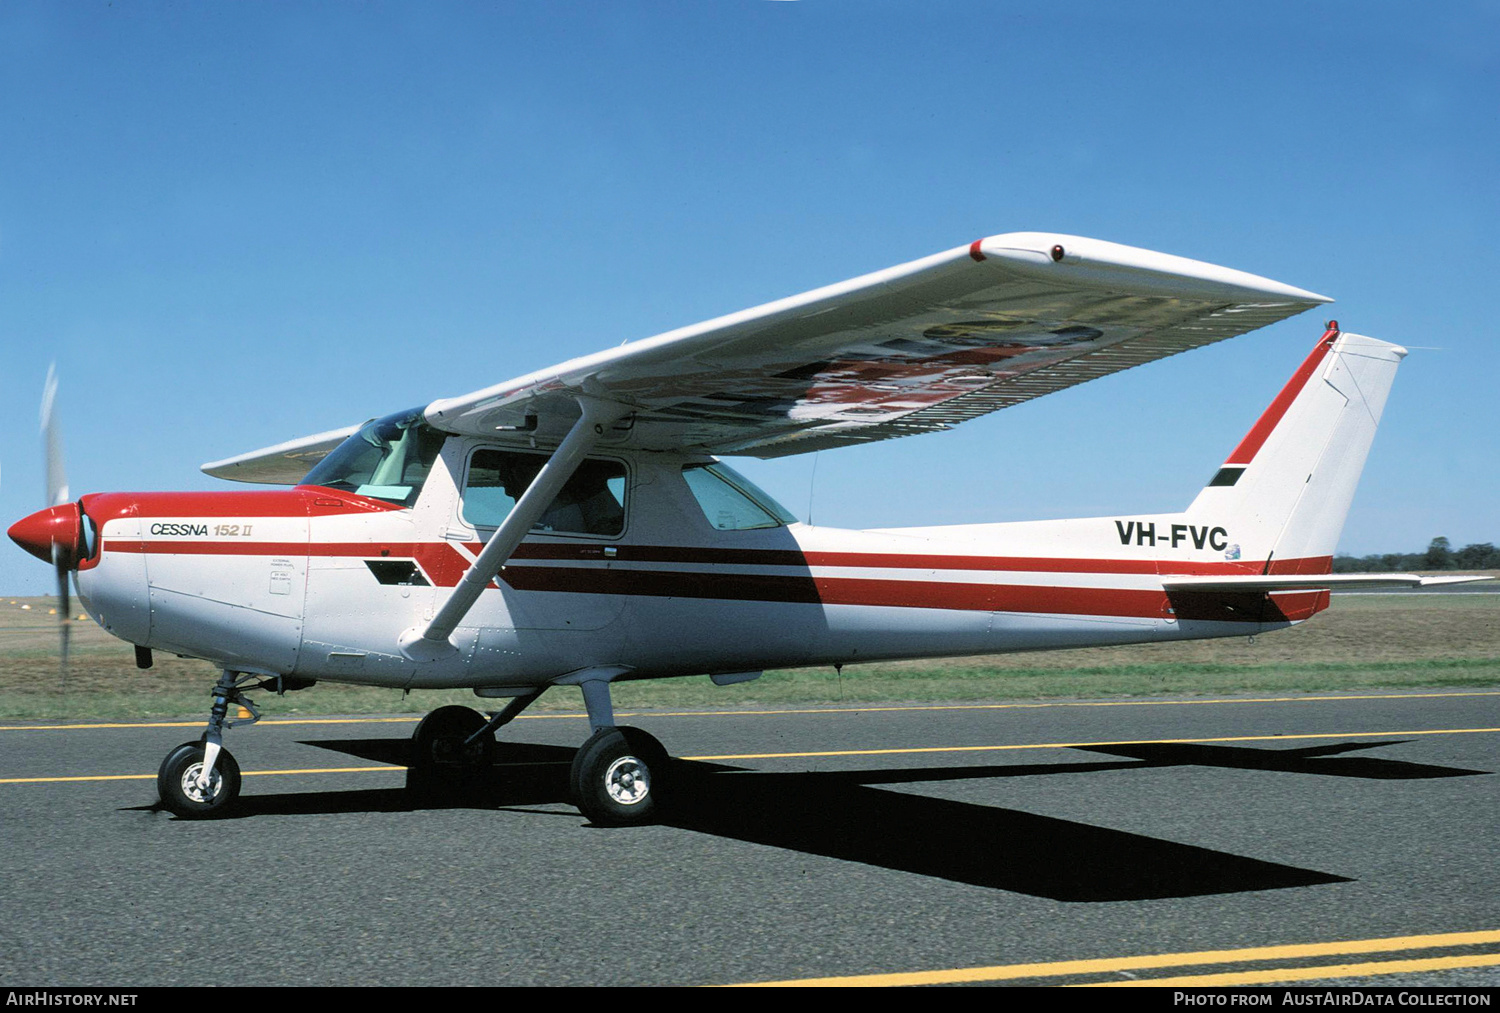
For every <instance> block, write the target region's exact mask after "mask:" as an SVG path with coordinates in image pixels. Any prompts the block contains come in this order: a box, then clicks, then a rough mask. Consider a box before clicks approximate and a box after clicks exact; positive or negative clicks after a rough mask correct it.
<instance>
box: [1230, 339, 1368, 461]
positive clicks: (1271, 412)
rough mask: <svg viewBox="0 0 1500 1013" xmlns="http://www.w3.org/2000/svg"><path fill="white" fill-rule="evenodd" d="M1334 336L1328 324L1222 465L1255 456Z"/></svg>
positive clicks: (1326, 351) (1323, 356) (1318, 362)
mask: <svg viewBox="0 0 1500 1013" xmlns="http://www.w3.org/2000/svg"><path fill="white" fill-rule="evenodd" d="M1338 336H1339V332H1338V328H1336V327H1330V328H1328V330H1327V331H1325V332H1324V333H1323V336H1322V337H1321V338H1319V339H1318V343H1317V344H1316V345H1315V346H1313V350H1312V352H1310V353H1309V354H1308V356H1307V358H1306V359H1304V360H1303V361H1302V365H1301V366H1299V367H1297V372H1295V373H1293V374H1292V378H1291V379H1290V380H1288V381H1287V382H1286V386H1285V387H1283V388H1281V393H1280V394H1277V395H1276V400H1274V401H1272V402H1271V404H1270V407H1268V408H1267V409H1266V410H1265V411H1264V412H1262V413H1261V416H1260V418H1259V419H1257V420H1256V423H1255V425H1254V426H1253V427H1251V429H1250V431H1249V432H1248V433H1246V434H1245V438H1244V439H1243V440H1241V441H1240V445H1239V446H1237V447H1235V448H1234V452H1233V453H1231V454H1230V455H1229V458H1228V460H1226V461H1225V462H1224V463H1225V464H1226V465H1246V464H1249V463H1250V462H1251V461H1253V460H1254V459H1255V455H1256V453H1257V452H1258V451H1259V450H1260V448H1261V446H1262V445H1263V444H1264V443H1265V442H1266V440H1267V439H1269V438H1270V436H1271V433H1272V432H1273V431H1275V429H1276V424H1277V423H1278V422H1280V421H1281V419H1282V416H1284V415H1285V414H1286V413H1287V409H1288V408H1290V407H1291V406H1292V402H1293V401H1295V400H1297V395H1298V394H1300V393H1302V388H1303V387H1306V386H1307V381H1308V380H1309V379H1310V378H1311V377H1312V375H1313V373H1314V372H1315V371H1316V370H1317V368H1318V365H1319V364H1320V363H1321V362H1322V361H1323V360H1324V359H1325V358H1327V356H1328V350H1329V349H1331V348H1332V347H1333V343H1334V341H1335V340H1337V338H1338Z"/></svg>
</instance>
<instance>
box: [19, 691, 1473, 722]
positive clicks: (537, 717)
mask: <svg viewBox="0 0 1500 1013" xmlns="http://www.w3.org/2000/svg"><path fill="white" fill-rule="evenodd" d="M1475 696H1500V690H1474V691H1464V692H1460V693H1365V694H1347V695H1340V696H1266V697H1214V698H1210V699H1206V700H1067V701H1034V702H1033V701H1028V702H1025V703H966V704H895V705H883V706H877V705H874V704H871V705H866V706H855V707H800V708H779V709H765V710H735V709H720V710H697V711H617V712H616V716H617V717H653V718H742V717H783V716H790V715H799V714H879V713H884V712H891V711H896V712H899V711H994V710H1049V709H1055V708H1062V707H1203V706H1209V705H1215V704H1251V703H1329V702H1337V701H1342V700H1427V699H1446V698H1451V697H1475ZM587 716H588V715H587V714H585V713H583V712H582V711H577V712H574V711H566V712H560V713H555V714H522V715H520V716H519V717H517V719H516V720H518V721H579V720H582V719H584V718H586V717H587ZM421 717H422V716H421V715H420V714H411V715H407V716H404V717H344V718H267V719H266V720H264V721H261V722H259V723H260V724H261V725H361V724H402V723H412V722H416V721H419V720H420V719H421ZM202 726H203V722H202V721H198V720H194V721H118V722H93V723H86V724H85V723H75V724H65V725H35V724H33V725H0V732H51V731H68V730H75V731H76V730H86V729H110V728H201V727H202Z"/></svg>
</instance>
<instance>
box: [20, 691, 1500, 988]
mask: <svg viewBox="0 0 1500 1013" xmlns="http://www.w3.org/2000/svg"><path fill="white" fill-rule="evenodd" d="M620 720H621V722H622V723H631V724H637V725H640V726H641V727H644V728H646V729H648V730H650V731H652V732H653V733H654V734H656V735H657V736H658V737H659V738H660V739H661V740H662V741H663V742H664V743H665V744H666V745H667V747H668V748H669V749H670V750H671V751H672V752H673V753H674V754H676V755H678V756H681V757H685V758H688V759H687V760H685V762H684V763H683V764H682V765H681V769H680V770H678V771H677V772H676V773H677V774H678V777H677V778H676V779H675V781H674V784H675V786H676V788H677V797H676V798H675V800H674V805H673V806H672V809H671V812H670V814H669V816H668V817H667V819H666V820H665V821H664V822H663V823H662V824H661V825H657V826H651V827H640V828H630V829H601V828H597V827H593V826H591V825H589V824H588V822H587V821H586V820H585V819H584V818H583V817H582V816H580V815H579V814H578V812H577V810H576V809H574V808H572V807H571V806H569V805H568V804H567V803H566V801H565V798H566V787H565V782H566V771H567V763H568V761H569V760H570V759H571V753H572V749H573V748H574V747H575V746H576V745H577V744H578V743H579V742H581V741H582V739H583V738H584V737H585V736H586V735H587V725H586V722H585V721H584V720H583V718H582V716H581V715H578V716H560V717H553V716H546V715H542V716H537V717H523V718H522V719H520V720H518V721H516V722H515V723H514V724H513V725H511V726H509V727H508V728H507V729H505V730H504V733H503V735H502V740H503V742H504V746H503V748H502V749H501V751H500V754H499V761H500V763H499V765H498V766H497V767H496V769H495V771H494V777H493V779H492V781H491V783H490V784H489V785H488V786H487V787H485V788H484V789H483V790H481V791H478V792H476V793H475V794H474V795H473V796H471V797H467V798H464V799H460V800H458V801H457V802H455V803H453V804H450V805H445V806H442V807H431V806H429V805H427V804H424V803H423V802H422V801H421V800H413V799H412V798H409V797H408V796H407V794H406V792H405V791H404V790H403V783H404V771H403V769H402V766H401V765H402V764H403V763H404V761H405V757H406V752H405V751H406V741H407V736H408V735H409V734H410V732H411V729H412V727H413V725H414V721H413V720H412V719H405V718H401V719H369V718H358V719H348V720H340V719H312V720H306V721H285V722H282V721H269V720H268V721H266V722H263V723H262V724H260V725H259V726H256V727H254V728H250V729H241V730H236V731H233V732H231V733H230V735H229V737H228V745H229V746H230V748H231V749H232V750H233V751H234V752H235V754H236V756H237V757H238V759H239V762H240V765H241V767H242V768H243V769H244V771H245V775H246V776H245V779H244V795H243V797H242V799H241V803H240V805H239V807H238V809H237V810H236V811H235V813H234V814H233V815H232V816H231V818H227V819H222V820H213V821H206V822H188V821H182V820H178V819H175V818H173V817H172V816H170V815H169V814H167V813H165V812H163V811H160V810H159V809H158V808H157V807H156V806H155V805H154V804H153V803H154V800H155V787H154V775H155V769H156V765H157V763H158V762H159V761H160V759H161V757H162V756H163V755H165V754H166V752H167V751H168V749H170V748H171V747H172V746H174V745H176V744H177V743H179V742H181V741H184V740H187V739H190V738H193V737H195V736H196V734H197V732H198V730H200V727H201V726H200V724H199V723H198V722H188V723H184V724H182V725H180V726H175V727H174V726H172V725H170V724H163V723H147V724H139V725H136V724H130V723H116V724H106V723H78V724H74V725H70V726H59V725H46V724H36V725H31V724H25V723H20V722H14V723H11V724H9V725H6V726H5V727H4V728H0V818H3V824H0V845H3V847H0V913H3V918H0V982H3V983H5V984H11V985H47V984H58V985H78V984H113V985H125V984H133V985H165V984H207V983H213V984H257V983H259V984H414V985H416V984H480V985H508V984H734V983H750V982H767V981H802V980H807V979H835V980H845V979H847V978H849V977H850V976H863V977H857V978H856V980H858V981H864V982H870V983H882V984H902V983H918V982H922V981H932V982H961V981H975V982H995V983H1000V984H1005V983H1018V984H1038V983H1057V984H1076V983H1093V982H1097V983H1121V984H1127V983H1131V982H1134V981H1146V980H1157V981H1160V980H1165V979H1170V980H1174V981H1175V980H1183V979H1191V980H1194V981H1198V982H1202V983H1206V984H1216V983H1240V982H1245V983H1264V982H1270V981H1283V980H1285V981H1299V980H1304V981H1328V980H1337V981H1351V982H1352V981H1356V980H1360V981H1364V982H1366V983H1373V984H1390V983H1395V982H1398V981H1399V982H1403V983H1422V984H1428V983H1431V984H1463V983H1466V984H1496V983H1500V889H1497V884H1496V878H1497V869H1496V863H1495V861H1494V856H1495V855H1496V854H1497V850H1500V849H1497V845H1500V820H1497V819H1496V811H1497V807H1496V803H1497V802H1500V791H1497V784H1500V778H1497V772H1500V691H1484V690H1473V691H1440V690H1435V691H1430V692H1388V693H1368V694H1358V695H1350V694H1345V695H1328V696H1296V697H1280V698H1256V699H1249V698H1246V699H1218V700H1202V699H1181V700H1150V701H1115V702H1097V703H1089V702H1057V703H1045V704H997V705H992V706H982V705H955V706H952V707H899V706H893V707H878V706H862V707H850V708H837V707H823V708H809V709H805V710H776V711H761V712H751V711H723V712H695V713H682V714H670V713H648V714H640V715H633V716H630V717H624V716H621V718H620ZM1236 975H1237V976H1239V977H1238V978H1235V979H1233V980H1230V978H1227V977H1226V976H1236ZM1278 975H1279V976H1280V977H1278ZM1356 975H1357V977H1354V976H1356Z"/></svg>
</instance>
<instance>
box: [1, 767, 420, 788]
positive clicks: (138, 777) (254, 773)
mask: <svg viewBox="0 0 1500 1013" xmlns="http://www.w3.org/2000/svg"><path fill="white" fill-rule="evenodd" d="M378 770H395V771H404V770H406V768H405V767H395V766H384V767H302V768H298V769H295V770H242V771H240V776H242V777H267V776H273V775H277V774H366V773H373V772H375V771H378ZM154 780H156V775H155V774H85V775H82V776H79V777H0V784H51V783H55V782H58V781H154Z"/></svg>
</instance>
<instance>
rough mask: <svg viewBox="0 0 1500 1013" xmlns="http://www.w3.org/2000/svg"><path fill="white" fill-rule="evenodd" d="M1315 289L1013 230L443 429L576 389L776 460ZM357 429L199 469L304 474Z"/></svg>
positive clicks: (485, 421) (556, 411)
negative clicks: (1294, 286) (1307, 289)
mask: <svg viewBox="0 0 1500 1013" xmlns="http://www.w3.org/2000/svg"><path fill="white" fill-rule="evenodd" d="M1330 301H1331V300H1329V299H1328V298H1327V297H1325V296H1321V295H1317V294H1315V293H1312V292H1307V291H1304V290H1302V289H1299V288H1293V287H1292V286H1290V285H1283V284H1281V283H1280V282H1275V281H1271V280H1270V279H1267V278H1261V277H1257V276H1256V275H1253V274H1246V273H1244V272H1242V271H1233V270H1230V269H1229V268H1224V267H1217V266H1215V265H1213V264H1206V263H1203V262H1201V261H1196V260H1188V259H1186V258H1183V257H1174V256H1170V255H1168V254H1164V253H1153V252H1151V251H1150V250H1142V249H1137V248H1135V247H1131V246H1121V245H1119V244H1117V243H1109V242H1104V241H1102V240H1098V239H1085V238H1082V237H1079V236H1067V235H1058V234H1054V233H1040V232H1014V233H1008V234H1006V235H999V236H990V237H989V238H986V239H981V240H977V241H976V242H974V243H971V244H969V245H968V246H960V247H956V248H954V249H952V250H948V251H947V252H945V253H939V254H936V255H934V256H931V257H926V258H924V259H922V260H915V261H912V262H911V263H909V264H901V265H899V266H897V267H892V268H888V269H886V270H884V271H877V272H875V273H873V274H866V275H862V276H860V277H858V278H853V279H851V280H849V281H845V282H841V283H839V284H836V285H829V286H826V287H824V288H819V289H815V290H813V291H811V292H805V293H803V294H802V295H796V296H791V297H790V298H787V299H781V300H779V301H777V302H773V303H767V304H765V305H764V306H757V307H755V308H753V309H748V310H743V311H741V312H739V313H732V314H730V315H728V316H723V317H717V318H715V319H713V320H708V321H705V322H703V323H700V324H695V325H693V326H691V327H683V328H680V329H678V330H675V331H668V332H667V333H665V334H659V335H657V336H655V337H652V338H645V339H643V340H640V341H635V342H631V343H629V344H626V345H622V346H620V347H618V348H614V349H610V350H608V351H605V352H599V353H597V354H594V355H588V356H584V357H582V358H578V359H573V360H571V361H568V362H564V363H562V364H561V365H557V366H551V367H549V368H547V369H543V370H539V371H537V372H535V373H529V374H527V375H525V376H522V377H518V378H516V379H514V380H508V381H506V382H505V383H501V384H497V385H496V386H493V387H487V388H485V389H483V390H479V391H475V392H474V393H472V394H466V395H463V396H461V397H454V398H446V399H442V400H438V401H434V402H433V403H432V404H430V405H429V406H428V407H427V409H426V416H427V421H428V422H430V423H431V424H432V425H434V426H435V427H437V428H438V429H441V430H445V431H447V432H453V433H467V434H470V435H475V436H483V437H486V438H489V439H498V440H502V441H503V440H506V439H510V438H514V439H526V440H530V439H535V438H537V437H540V438H542V439H546V440H551V439H561V437H562V435H563V434H564V433H566V432H567V431H568V429H569V427H570V426H571V425H572V424H573V422H574V421H575V420H576V419H577V418H578V416H579V412H580V408H579V400H578V399H579V398H580V397H582V398H587V399H593V400H594V401H598V402H607V403H611V404H614V405H619V406H623V407H624V409H625V411H626V415H625V418H624V419H623V420H622V421H620V422H618V423H616V424H615V429H616V430H617V432H616V433H615V434H613V436H612V438H614V439H618V440H619V441H621V442H628V443H629V445H631V446H634V447H639V448H642V449H647V450H680V451H695V452H702V453H709V454H751V455H754V456H757V457H780V456H784V455H790V454H801V453H807V452H810V451H814V450H823V449H827V448H831V447H842V446H850V445H854V444H859V443H868V442H872V441H875V440H884V439H890V438H892V437H896V436H910V435H914V434H916V433H927V432H936V431H941V430H944V429H948V428H950V427H952V426H954V425H957V424H958V423H960V422H964V421H967V420H969V419H972V418H977V417H978V416H980V415H985V414H988V413H989V412H993V411H997V410H999V409H1001V408H1006V407H1009V406H1010V405H1013V404H1019V403H1020V402H1022V401H1027V400H1030V399H1031V398H1034V397H1039V396H1041V395H1043V394H1049V393H1052V392H1053V391H1057V390H1062V389H1064V388H1066V387H1071V386H1073V385H1074V384H1077V383H1082V382H1084V381H1085V380H1092V379H1094V378H1095V377H1099V376H1104V375H1107V374H1109V373H1114V372H1117V371H1119V370H1122V369H1128V368H1130V367H1131V366H1138V365H1141V364H1142V363H1146V362H1151V361H1153V360H1156V359H1160V358H1163V357H1165V356H1168V355H1173V354H1176V353H1177V352H1182V351H1186V350H1187V349H1189V348H1197V347H1199V346H1201V345H1207V344H1211V343H1212V342H1215V341H1222V340H1224V339H1225V338H1230V337H1234V336H1235V335H1238V334H1243V333H1245V332H1247V331H1252V330H1255V329H1256V328H1258V327H1264V326H1266V325H1267V324H1271V323H1275V322H1276V321H1278V320H1282V319H1284V318H1286V317H1290V316H1293V315H1295V314H1297V313H1301V312H1302V311H1304V310H1307V309H1310V308H1311V307H1313V306H1316V305H1318V304H1319V303H1326V302H1330ZM353 431H354V429H353V428H350V429H342V430H337V431H335V432H330V433H320V434H318V435H316V436H309V437H305V438H303V439H301V440H293V441H290V442H288V443H283V444H278V445H277V446H274V447H267V448H265V449H264V450H257V451H252V452H250V453H248V454H241V455H239V456H237V457H232V458H228V459H226V460H223V461H215V462H212V463H210V464H205V465H203V470H204V471H205V472H207V473H209V474H211V475H215V476H218V477H220V478H229V479H235V480H239V481H247V482H280V483H292V482H296V481H299V480H300V479H301V478H302V476H303V475H305V474H306V473H307V471H308V469H309V468H311V466H312V465H313V464H315V463H317V461H318V460H321V459H322V457H323V456H324V455H326V454H327V453H328V452H329V451H330V450H332V449H333V447H334V446H336V445H337V444H338V442H339V440H340V439H341V438H342V437H344V436H347V435H349V434H351V433H352V432H353Z"/></svg>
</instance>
